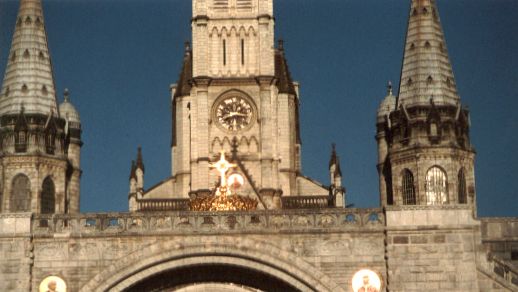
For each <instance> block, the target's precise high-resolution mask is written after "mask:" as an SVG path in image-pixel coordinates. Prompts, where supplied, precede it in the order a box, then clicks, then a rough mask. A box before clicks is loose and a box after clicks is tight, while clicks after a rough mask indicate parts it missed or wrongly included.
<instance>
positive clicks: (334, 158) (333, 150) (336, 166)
mask: <svg viewBox="0 0 518 292" xmlns="http://www.w3.org/2000/svg"><path fill="white" fill-rule="evenodd" d="M333 166H334V169H333V173H332V174H333V175H334V176H335V177H337V176H339V177H341V176H342V170H341V169H340V158H339V157H338V155H337V154H336V144H335V143H333V144H331V159H329V169H331V168H332V167H333Z"/></svg>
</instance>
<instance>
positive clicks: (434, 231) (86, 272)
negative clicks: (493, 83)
mask: <svg viewBox="0 0 518 292" xmlns="http://www.w3.org/2000/svg"><path fill="white" fill-rule="evenodd" d="M409 2H410V10H409V13H408V30H407V35H406V39H405V44H404V56H403V66H402V69H401V80H400V84H399V91H398V92H397V94H395V92H394V91H393V89H392V85H391V84H389V86H388V90H387V95H386V97H385V98H384V99H383V100H382V101H381V104H380V106H379V109H378V112H377V118H376V123H375V125H373V128H374V126H375V128H376V142H377V145H378V164H377V169H378V173H379V189H380V207H379V208H372V209H361V208H349V207H346V206H347V205H346V196H345V194H346V191H345V188H344V186H342V181H341V179H342V174H341V170H340V161H339V157H338V154H337V153H336V151H335V149H334V147H333V149H332V152H331V157H330V161H329V181H328V182H323V183H321V182H317V181H315V180H313V179H311V178H309V177H307V176H304V175H303V174H302V172H301V167H300V157H301V152H302V148H301V141H300V131H301V130H303V129H301V128H300V121H299V90H298V87H299V84H298V83H297V82H296V81H294V80H293V79H292V77H291V74H290V70H289V67H288V63H287V57H286V55H287V52H286V51H285V49H284V46H283V43H282V41H278V42H275V35H274V24H275V18H274V1H273V0H192V22H191V26H192V43H186V44H185V50H184V56H183V66H182V68H181V71H180V74H179V78H178V81H177V83H176V84H175V85H173V86H171V89H170V102H171V108H172V113H171V120H172V125H173V127H172V133H164V134H165V135H171V164H172V169H171V175H170V176H169V177H167V178H165V179H164V180H163V181H162V182H160V183H157V184H155V185H154V186H153V187H151V188H147V189H146V188H145V187H144V177H145V166H144V156H145V153H143V152H142V150H141V149H139V150H138V153H137V155H136V159H135V161H134V162H133V163H132V167H131V170H130V177H129V195H128V205H129V212H124V213H94V214H92V213H88V214H85V213H81V212H79V210H80V209H79V189H80V179H81V168H80V151H81V146H82V140H81V122H80V118H79V113H78V111H77V110H76V109H75V108H74V106H73V105H72V103H71V98H70V94H69V93H68V91H65V93H64V97H65V98H64V102H63V103H62V104H60V105H59V106H58V103H57V99H56V95H57V93H56V89H55V85H54V84H55V82H54V76H53V73H52V62H51V61H50V54H49V50H48V44H47V31H46V30H45V20H44V15H43V10H42V4H41V0H20V8H19V12H18V17H17V20H16V23H14V24H13V25H14V26H15V32H14V36H13V40H12V45H11V51H10V53H9V56H8V63H7V68H6V72H5V75H4V79H3V83H2V87H1V92H0V141H1V143H0V161H1V163H0V169H1V171H0V255H2V256H1V257H0V280H1V281H0V289H1V290H2V291H4V290H5V291H177V290H178V291H354V292H357V291H444V290H449V291H518V268H517V267H518V240H517V238H518V219H516V218H514V219H513V218H506V219H503V218H485V219H480V218H478V217H477V214H476V202H477V200H476V197H477V194H476V187H475V181H476V180H475V173H474V160H475V151H474V149H473V146H472V145H471V142H470V141H471V139H470V135H471V131H470V122H469V115H470V113H469V110H468V109H467V107H465V106H464V104H463V101H461V99H460V97H459V95H458V93H457V86H456V81H455V78H454V74H453V70H452V67H451V63H450V60H449V55H448V51H447V47H446V40H445V37H444V33H443V31H442V26H441V21H440V17H439V11H438V8H437V4H436V1H435V0H409ZM185 25H188V24H187V23H186V24H185ZM49 33H52V32H49ZM179 57H180V56H179ZM57 62H59V60H57ZM58 78H59V77H58ZM474 134H475V135H476V131H475V133H474ZM87 142H88V143H95V141H87ZM373 167H374V166H373ZM124 195H125V194H124Z"/></svg>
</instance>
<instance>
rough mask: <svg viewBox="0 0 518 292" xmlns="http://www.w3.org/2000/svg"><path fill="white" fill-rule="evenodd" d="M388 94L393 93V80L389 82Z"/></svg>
mask: <svg viewBox="0 0 518 292" xmlns="http://www.w3.org/2000/svg"><path fill="white" fill-rule="evenodd" d="M387 95H392V81H389V82H388V84H387Z"/></svg>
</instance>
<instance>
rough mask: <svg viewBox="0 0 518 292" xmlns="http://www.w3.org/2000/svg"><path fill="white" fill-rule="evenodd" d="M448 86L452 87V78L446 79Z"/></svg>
mask: <svg viewBox="0 0 518 292" xmlns="http://www.w3.org/2000/svg"><path fill="white" fill-rule="evenodd" d="M446 85H447V86H448V87H451V80H450V78H446Z"/></svg>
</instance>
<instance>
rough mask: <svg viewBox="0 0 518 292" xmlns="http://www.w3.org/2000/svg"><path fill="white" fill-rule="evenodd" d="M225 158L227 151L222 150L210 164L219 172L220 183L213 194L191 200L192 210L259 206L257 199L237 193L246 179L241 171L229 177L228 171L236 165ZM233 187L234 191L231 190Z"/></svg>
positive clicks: (241, 209) (220, 209)
mask: <svg viewBox="0 0 518 292" xmlns="http://www.w3.org/2000/svg"><path fill="white" fill-rule="evenodd" d="M236 166H237V165H236V164H233V163H230V162H228V161H227V160H226V159H225V152H224V151H221V157H220V159H219V160H218V161H216V162H215V163H213V164H211V165H210V168H215V169H216V170H217V171H218V172H219V176H220V184H219V186H218V187H217V188H216V190H215V191H214V193H213V194H212V195H209V196H203V197H198V198H195V199H192V200H191V201H190V208H191V210H192V211H246V210H255V209H256V208H257V200H255V199H251V198H249V197H244V196H240V195H238V194H236V190H237V189H239V188H240V187H241V186H243V185H244V183H245V179H244V178H243V176H242V175H240V174H239V173H232V174H230V175H229V176H228V177H227V175H226V173H227V171H228V170H229V169H231V168H234V167H236ZM229 187H231V188H232V190H233V193H232V192H230V191H229Z"/></svg>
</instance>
